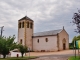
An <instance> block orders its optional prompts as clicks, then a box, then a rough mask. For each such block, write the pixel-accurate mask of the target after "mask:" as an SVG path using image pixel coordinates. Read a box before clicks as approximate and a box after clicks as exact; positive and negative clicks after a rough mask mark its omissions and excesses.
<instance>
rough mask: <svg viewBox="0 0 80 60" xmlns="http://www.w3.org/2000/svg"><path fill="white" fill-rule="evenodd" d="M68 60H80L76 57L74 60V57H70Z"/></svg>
mask: <svg viewBox="0 0 80 60" xmlns="http://www.w3.org/2000/svg"><path fill="white" fill-rule="evenodd" d="M68 60H80V57H79V56H76V58H75V56H71V57H69V59H68Z"/></svg>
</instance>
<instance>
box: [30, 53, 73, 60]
mask: <svg viewBox="0 0 80 60" xmlns="http://www.w3.org/2000/svg"><path fill="white" fill-rule="evenodd" d="M69 56H73V55H69V54H67V55H46V56H40V57H39V58H36V59H31V60H67V59H68V58H69Z"/></svg>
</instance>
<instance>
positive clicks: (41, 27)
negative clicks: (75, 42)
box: [0, 0, 80, 39]
mask: <svg viewBox="0 0 80 60" xmlns="http://www.w3.org/2000/svg"><path fill="white" fill-rule="evenodd" d="M79 2H80V0H0V26H3V25H4V26H5V32H4V34H5V35H11V34H14V33H15V34H16V36H17V22H18V20H19V19H20V18H22V17H23V16H25V15H27V16H29V17H30V18H31V19H33V20H34V31H35V32H39V31H45V30H52V29H58V28H59V29H60V28H62V27H63V26H65V29H66V30H67V32H69V35H70V39H72V37H73V36H75V33H74V30H73V29H74V28H75V27H74V26H73V27H71V26H72V24H71V23H70V22H71V21H72V15H73V13H74V12H77V8H79V6H80V3H79ZM26 11H27V12H26ZM12 31H14V32H12ZM72 31H73V32H72Z"/></svg>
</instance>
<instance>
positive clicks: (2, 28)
mask: <svg viewBox="0 0 80 60" xmlns="http://www.w3.org/2000/svg"><path fill="white" fill-rule="evenodd" d="M3 27H4V26H2V27H0V28H1V37H2V33H3Z"/></svg>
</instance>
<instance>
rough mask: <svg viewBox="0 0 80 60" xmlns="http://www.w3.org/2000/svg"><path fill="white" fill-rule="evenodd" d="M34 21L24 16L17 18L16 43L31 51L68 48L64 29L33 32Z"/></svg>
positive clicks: (67, 39)
mask: <svg viewBox="0 0 80 60" xmlns="http://www.w3.org/2000/svg"><path fill="white" fill-rule="evenodd" d="M33 29H34V21H33V20H32V19H30V18H29V17H27V16H25V17H23V18H21V19H19V20H18V43H21V44H22V45H26V46H27V47H28V48H30V50H31V51H43V52H44V51H59V50H66V49H69V35H68V33H67V32H66V30H65V29H64V27H63V28H62V29H58V30H51V31H44V32H38V33H33Z"/></svg>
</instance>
